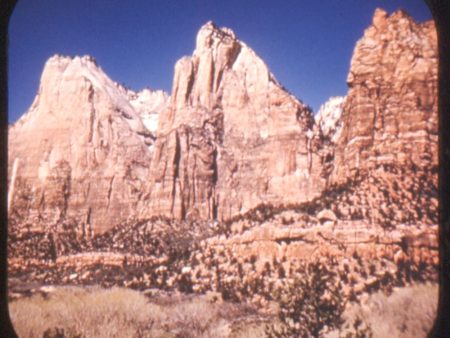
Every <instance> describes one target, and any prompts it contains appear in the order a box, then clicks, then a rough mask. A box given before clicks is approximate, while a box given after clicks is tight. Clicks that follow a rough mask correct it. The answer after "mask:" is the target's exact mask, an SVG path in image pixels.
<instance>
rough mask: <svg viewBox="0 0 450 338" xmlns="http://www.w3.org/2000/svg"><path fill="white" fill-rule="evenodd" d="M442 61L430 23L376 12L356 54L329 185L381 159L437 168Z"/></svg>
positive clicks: (378, 162)
mask: <svg viewBox="0 0 450 338" xmlns="http://www.w3.org/2000/svg"><path fill="white" fill-rule="evenodd" d="M437 61H438V59H437V39H436V31H435V27H434V24H433V23H432V22H431V21H429V22H426V23H422V24H418V23H416V22H415V21H414V20H413V19H412V18H411V17H410V16H408V15H407V14H406V13H405V12H403V11H401V10H400V11H397V12H395V13H393V14H392V15H391V16H388V14H387V13H386V12H384V11H383V10H379V9H378V10H376V12H375V15H374V18H373V23H372V25H371V26H370V27H369V28H367V29H366V31H365V32H364V36H363V37H362V38H361V39H360V40H359V41H358V43H357V45H356V47H355V50H354V53H353V57H352V61H351V67H350V73H349V75H348V79H347V82H348V85H349V92H348V95H347V100H346V103H345V106H344V109H343V114H342V123H343V125H344V127H343V130H342V135H341V137H340V139H339V141H338V144H337V147H336V151H335V155H336V156H335V163H334V171H333V174H332V176H331V181H332V182H334V183H342V182H345V181H346V180H347V179H351V178H353V177H354V176H355V174H356V173H357V172H358V171H359V172H366V171H368V170H371V169H374V168H376V167H379V166H381V165H383V164H389V165H398V166H407V167H410V166H415V167H418V168H431V167H435V166H436V165H437Z"/></svg>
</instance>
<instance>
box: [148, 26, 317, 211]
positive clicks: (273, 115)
mask: <svg viewBox="0 0 450 338" xmlns="http://www.w3.org/2000/svg"><path fill="white" fill-rule="evenodd" d="M313 125H314V119H313V116H312V113H311V111H310V109H309V108H308V107H307V106H305V105H304V104H303V103H301V102H300V101H298V100H297V99H296V98H295V97H293V96H292V95H290V94H289V93H288V92H287V91H286V90H285V89H284V88H283V87H282V86H281V85H280V84H279V83H278V82H277V81H276V79H275V78H274V76H273V75H272V74H271V73H270V72H269V70H268V69H267V66H266V65H265V64H264V62H263V61H262V60H261V59H260V58H259V57H258V56H257V55H256V54H255V53H254V51H252V50H251V49H250V48H249V47H248V46H247V45H245V44H244V43H243V42H242V41H239V40H238V39H237V38H236V37H235V35H234V33H233V32H232V31H231V30H229V29H227V28H221V29H219V28H218V27H216V26H215V25H214V24H213V23H211V22H209V23H207V24H206V25H204V26H203V27H202V28H201V29H200V31H199V33H198V35H197V44H196V49H195V51H194V53H193V56H192V57H184V58H182V59H181V60H179V61H178V62H177V64H176V66H175V76H174V82H173V89H172V97H171V102H170V105H169V107H168V109H167V110H165V111H164V112H163V113H162V114H161V115H160V121H159V130H158V139H157V141H156V147H155V156H154V158H153V162H152V169H151V172H150V176H149V179H150V180H151V186H150V189H149V191H148V193H147V195H146V199H145V200H144V202H143V205H144V209H145V210H144V212H143V213H142V215H143V216H144V217H148V216H149V215H157V214H163V215H167V216H170V217H176V218H185V217H196V216H197V217H201V218H218V219H226V218H229V217H230V216H232V215H234V214H237V213H241V212H244V211H246V210H248V209H250V208H252V207H254V206H256V205H257V204H260V203H262V202H269V203H274V204H279V203H287V202H294V201H304V200H308V199H311V198H313V197H315V196H317V195H318V194H319V193H320V192H321V190H322V188H323V186H324V182H325V180H324V178H323V177H322V176H321V174H322V172H321V158H320V156H319V155H318V153H317V148H318V142H317V139H313V136H314V134H313V131H312V128H313Z"/></svg>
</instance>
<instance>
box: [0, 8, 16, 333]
mask: <svg viewBox="0 0 450 338" xmlns="http://www.w3.org/2000/svg"><path fill="white" fill-rule="evenodd" d="M16 2H17V0H1V1H0V29H1V32H0V44H1V47H0V217H1V219H0V260H1V262H0V336H2V337H5V338H6V337H17V335H16V334H15V332H14V329H13V327H12V325H11V321H10V319H9V313H8V302H7V299H8V292H7V291H8V290H7V285H8V284H7V252H6V250H7V202H6V192H7V169H8V151H7V143H8V23H9V18H10V16H11V14H12V11H13V9H14V6H15V4H16Z"/></svg>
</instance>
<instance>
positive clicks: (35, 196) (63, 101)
mask: <svg viewBox="0 0 450 338" xmlns="http://www.w3.org/2000/svg"><path fill="white" fill-rule="evenodd" d="M436 52H437V46H436V37H435V30H434V25H433V24H432V23H431V22H427V23H423V24H417V23H415V22H414V20H412V18H410V17H409V16H408V15H406V14H405V13H404V12H402V11H398V12H395V13H394V14H392V15H391V16H388V15H387V13H386V12H384V11H382V10H377V11H376V12H375V15H374V18H373V24H372V25H371V26H370V27H369V28H368V29H367V30H366V31H365V33H364V36H363V37H362V39H361V40H360V41H359V42H358V43H357V45H356V48H355V51H354V55H353V58H352V62H351V69H350V73H349V76H348V84H349V92H348V95H347V96H346V98H345V100H344V99H341V98H335V99H334V101H333V100H332V101H331V102H330V103H329V104H328V105H326V107H324V109H325V108H326V109H325V110H327V109H328V111H326V112H322V113H321V114H319V115H320V116H318V117H317V122H315V121H314V118H313V116H312V113H311V111H310V109H309V108H308V107H307V106H306V105H305V104H303V103H302V102H301V101H299V100H298V99H296V98H295V97H293V96H292V95H291V94H289V93H288V92H287V91H286V90H285V89H284V88H283V87H282V86H281V85H280V84H279V83H278V82H277V81H276V79H275V77H274V76H273V75H272V74H271V73H270V71H269V70H268V68H267V66H266V65H265V64H264V62H263V61H262V60H261V59H260V58H259V57H258V56H257V55H256V54H255V53H254V51H252V50H251V49H250V48H249V47H248V46H247V45H246V44H245V43H243V42H242V41H240V40H238V39H237V38H236V36H235V34H234V33H233V32H232V31H231V30H230V29H227V28H218V27H216V26H215V25H214V24H213V23H211V22H208V23H207V24H205V25H204V26H203V27H202V28H201V29H200V31H199V32H198V35H197V43H196V49H195V51H194V52H193V55H192V56H190V57H183V58H182V59H180V60H179V61H178V62H177V63H176V65H175V74H174V79H173V88H172V95H171V97H170V99H169V97H168V95H167V94H165V93H163V92H161V91H156V92H152V91H150V90H143V91H141V92H139V93H135V92H133V91H131V90H128V89H125V88H123V87H122V86H120V85H118V84H116V83H114V82H113V81H111V80H110V79H109V78H108V77H107V76H106V75H105V74H104V73H103V71H102V70H101V69H100V68H99V67H98V66H97V65H96V64H95V62H94V61H93V59H92V58H89V57H83V58H79V57H76V58H74V59H71V58H67V57H60V56H55V57H53V58H51V59H50V60H49V61H48V62H47V64H46V66H45V69H44V72H43V75H42V79H41V84H40V88H39V93H38V95H37V96H36V99H35V101H34V103H33V105H32V106H31V108H30V110H29V111H28V112H27V113H26V114H25V115H24V116H23V117H22V118H21V119H20V120H19V121H18V122H17V123H16V124H14V125H13V126H12V127H10V131H9V132H10V135H9V161H10V162H9V198H10V217H13V218H15V220H17V221H18V223H20V224H22V225H24V224H30V225H33V226H41V225H43V226H45V227H47V228H55V227H57V225H58V224H61V222H62V221H63V220H65V219H71V220H75V222H74V223H75V224H78V225H79V227H80V229H79V231H80V233H81V234H83V236H87V234H89V233H90V231H92V230H93V231H94V232H104V231H105V230H108V229H110V228H112V227H113V226H115V225H117V224H120V223H121V222H123V221H124V220H126V219H128V218H130V217H131V218H133V217H135V216H138V217H139V218H149V217H151V216H158V215H164V216H168V217H169V218H177V219H186V218H187V219H197V218H200V219H218V220H226V219H230V218H231V217H232V216H234V215H237V214H244V213H245V212H246V211H248V210H251V209H253V208H255V207H257V206H258V205H261V204H264V205H274V206H277V205H282V204H285V205H288V204H295V203H302V202H307V201H311V200H313V199H314V198H317V197H320V196H321V194H323V193H324V192H325V194H327V193H328V192H329V191H331V190H330V189H334V187H335V186H336V185H340V184H344V183H345V184H352V182H356V180H358V182H361V180H365V178H368V177H372V178H371V180H372V181H371V182H384V183H383V185H380V184H379V183H377V187H376V189H375V188H374V189H372V188H371V184H372V185H375V183H371V184H369V185H367V184H360V183H358V184H359V185H358V187H360V188H358V187H356V186H355V187H352V189H353V190H354V191H355V193H354V195H355V196H356V195H358V196H366V197H367V198H359V197H358V198H356V197H355V198H356V199H357V200H358V201H359V200H361V201H363V202H355V207H352V208H353V209H355V208H356V209H357V210H359V211H358V212H356V211H354V210H353V211H352V210H350V211H342V212H341V211H340V210H341V209H345V208H343V207H338V206H337V207H336V210H333V211H334V212H335V213H336V214H337V215H338V217H343V218H345V217H350V216H348V215H352V214H354V215H357V217H363V218H364V217H366V218H367V219H369V218H370V220H377V221H373V222H374V223H377V224H378V223H382V222H384V221H383V220H382V219H384V218H386V217H388V216H389V217H390V218H392V219H395V222H397V223H399V222H400V223H401V222H403V221H404V220H405V219H418V218H420V217H419V216H420V215H419V214H420V213H419V214H417V213H416V211H414V210H415V209H417V208H418V209H426V210H430V213H431V214H432V213H433V210H434V209H435V207H436V203H435V202H436V201H435V200H436V197H435V190H436V186H437V176H436V173H435V168H436V165H437V152H436V149H437V134H436V130H437V129H436V128H437V127H436V124H437V112H436V83H437V56H436ZM333 107H334V108H333ZM333 109H337V110H339V111H336V112H333V111H332V110H333ZM328 120H329V121H328ZM399 168H401V170H398V169H399ZM396 175H397V176H396ZM400 176H401V177H411V179H410V180H409V179H405V180H404V179H401V180H399V178H400ZM424 177H425V179H424ZM408 180H409V181H408ZM394 181H398V182H400V183H401V184H400V183H399V184H397V185H394V184H393V183H394ZM410 181H411V182H412V183H411V182H410ZM402 182H403V183H405V182H406V183H405V184H403V183H402ZM415 182H419V183H415ZM355 184H356V183H355ZM402 184H403V185H404V186H405V187H406V186H407V187H408V189H409V190H411V191H416V192H418V193H417V194H414V196H412V197H411V198H410V200H412V198H414V203H413V204H412V205H413V206H414V207H413V209H414V210H412V211H408V212H406V211H405V212H403V213H402V214H401V213H399V212H397V211H398V210H397V209H398V208H397V209H396V210H393V209H392V208H390V207H389V205H390V204H392V203H393V202H392V201H397V200H399V198H400V197H399V198H397V197H396V195H395V194H394V193H393V192H395V191H396V190H399V189H400V192H399V193H398V194H399V196H400V195H401V196H403V197H405V196H406V197H405V198H407V197H408V196H409V195H408V194H409V193H406V192H405V193H403V190H405V189H406V188H405V189H403V190H402V188H398V187H402V186H403V185H402ZM416 185H417V186H416ZM396 186H397V188H398V189H397V188H395V187H396ZM408 189H406V190H408ZM378 191H388V192H389V193H386V194H384V195H383V196H384V197H382V198H381V197H380V198H381V199H380V198H379V197H377V196H378V194H377V192H378ZM372 195H373V196H375V197H373V198H372V197H371V196H372ZM394 195H395V196H394ZM380 196H381V195H380ZM392 196H394V197H392ZM403 197H402V198H403ZM349 198H350V197H349ZM408 198H409V197H408ZM350 199H352V198H350ZM374 208H375V209H376V210H380V212H381V213H382V214H383V215H387V216H382V217H381V216H380V217H378V216H377V215H375V216H373V215H372V216H370V217H369V216H367V215H369V214H370V212H369V211H368V210H373V209H374ZM383 208H384V209H386V210H387V211H386V212H385V211H383V210H384V209H383ZM356 209H355V210H356ZM382 209H383V210H382ZM391 209H392V210H391ZM406 209H407V208H406ZM406 209H405V210H406ZM400 212H401V210H400ZM416 214H417V215H419V216H416ZM361 215H362V216H361ZM364 215H366V216H364ZM392 215H393V216H392ZM411 215H413V216H414V217H413V216H411ZM391 216H392V217H391ZM352 217H353V216H352ZM355 217H356V216H355ZM378 219H380V220H378ZM428 220H433V217H431V216H427V217H426V223H427V222H428ZM18 223H17V224H18Z"/></svg>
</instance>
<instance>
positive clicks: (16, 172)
mask: <svg viewBox="0 0 450 338" xmlns="http://www.w3.org/2000/svg"><path fill="white" fill-rule="evenodd" d="M152 142H153V140H152V135H151V133H150V132H149V131H148V129H147V128H146V127H145V126H144V125H143V123H142V121H141V119H140V118H139V116H138V114H137V113H136V112H135V110H134V109H133V107H132V105H130V103H129V102H128V98H127V92H126V90H125V89H124V88H123V87H122V86H120V85H118V84H116V83H114V82H113V81H111V80H110V79H109V78H108V77H107V76H106V75H105V74H104V72H103V71H102V70H101V69H100V68H99V67H98V66H97V65H96V63H95V61H94V60H93V59H92V58H91V57H82V58H80V57H75V58H73V59H72V58H68V57H62V56H54V57H52V58H50V59H49V60H48V62H47V63H46V65H45V68H44V71H43V74H42V77H41V84H40V87H39V92H38V94H37V96H36V98H35V100H34V102H33V104H32V106H31V108H30V109H29V111H28V112H27V113H26V114H25V115H24V116H23V117H22V118H21V119H20V120H19V121H17V122H16V123H15V124H14V125H13V126H12V127H11V128H10V130H9V172H10V175H9V191H10V193H9V198H10V218H11V217H14V218H15V220H19V221H20V222H21V223H22V224H27V223H28V224H29V225H31V226H33V227H34V226H39V225H43V226H44V227H46V228H48V227H56V226H57V224H61V221H62V220H64V219H66V218H74V219H76V220H77V223H78V225H79V227H80V231H81V232H82V233H84V234H85V235H87V234H88V233H89V231H90V229H94V230H95V231H104V230H106V229H109V228H111V226H113V225H115V224H117V222H118V221H120V220H124V219H126V218H127V217H128V216H129V215H130V214H132V212H133V210H134V208H135V206H136V203H137V201H138V198H139V196H140V194H141V191H142V190H143V183H144V182H145V181H146V179H147V176H148V166H149V164H150V162H151V152H150V150H149V149H148V145H149V144H151V143H152Z"/></svg>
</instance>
